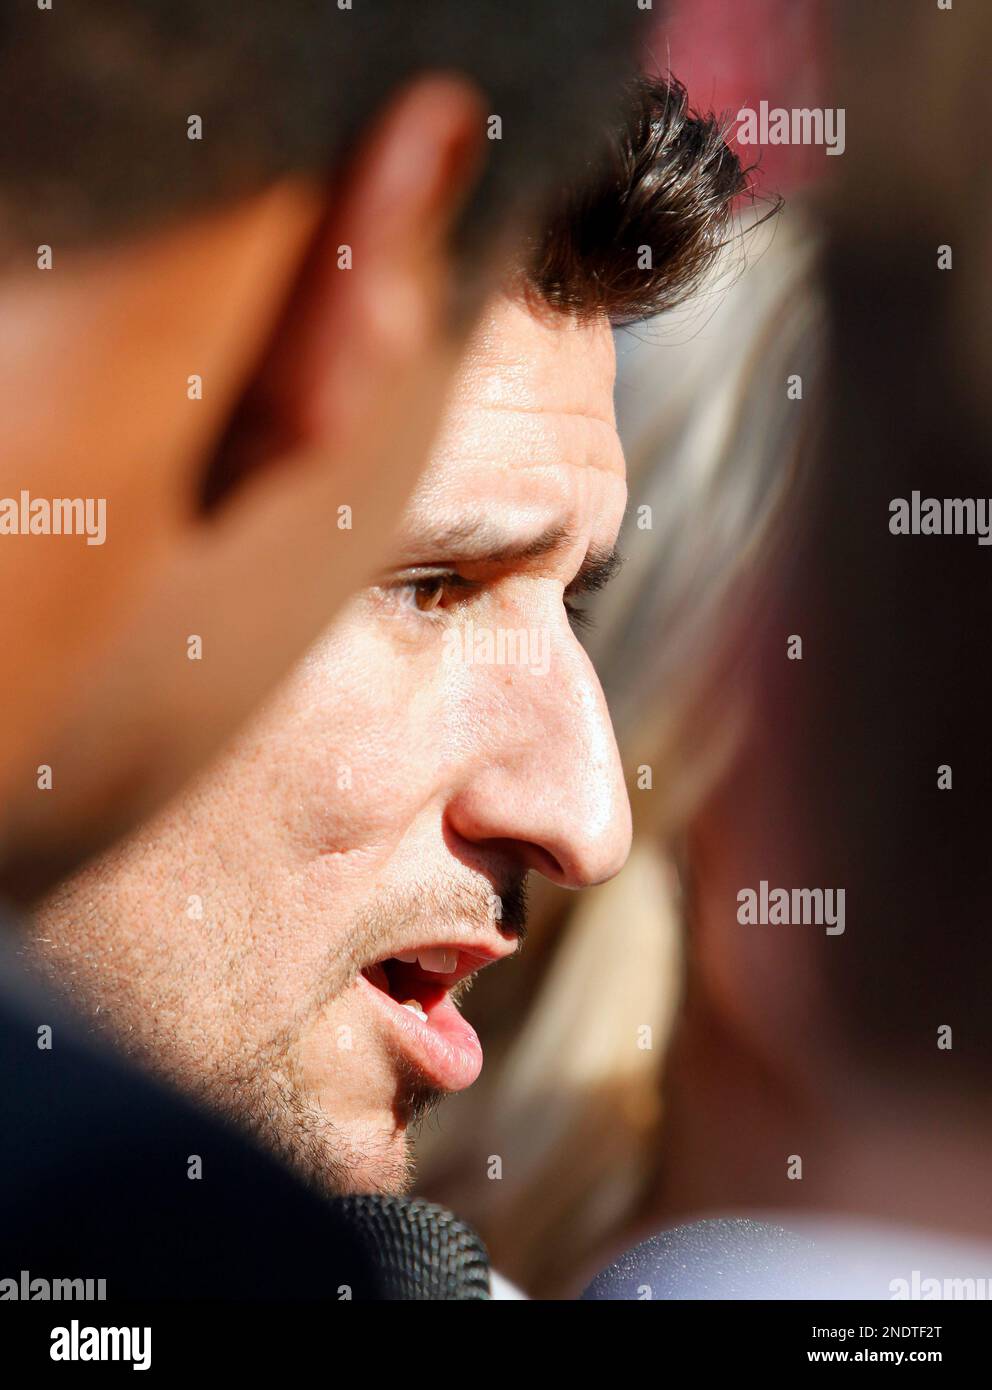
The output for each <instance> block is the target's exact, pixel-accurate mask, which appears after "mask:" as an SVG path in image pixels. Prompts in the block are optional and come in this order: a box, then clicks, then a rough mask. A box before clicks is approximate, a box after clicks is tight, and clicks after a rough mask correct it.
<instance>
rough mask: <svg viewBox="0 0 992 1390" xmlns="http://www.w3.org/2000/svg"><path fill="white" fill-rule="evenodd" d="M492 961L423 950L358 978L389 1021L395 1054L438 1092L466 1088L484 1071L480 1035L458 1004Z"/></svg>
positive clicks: (448, 951)
mask: <svg viewBox="0 0 992 1390" xmlns="http://www.w3.org/2000/svg"><path fill="white" fill-rule="evenodd" d="M491 959H492V958H491V957H483V956H479V955H473V954H472V953H471V952H469V951H464V950H461V949H460V948H458V947H456V946H451V947H430V948H426V947H425V948H424V949H423V950H420V951H404V952H403V953H402V954H401V955H398V956H389V957H386V958H385V959H383V960H380V961H376V962H375V964H373V965H368V966H366V967H365V969H364V970H363V971H362V972H361V974H360V975H359V977H358V978H359V982H360V983H361V984H362V985H364V986H365V987H367V989H368V992H369V996H370V998H371V999H372V1000H373V1001H374V1002H375V1004H376V1006H377V1007H378V1009H379V1010H380V1015H381V1016H382V1017H383V1018H384V1019H385V1020H387V1021H388V1023H389V1025H390V1029H391V1032H392V1036H393V1042H394V1044H395V1045H396V1046H397V1048H398V1050H399V1051H400V1052H401V1053H402V1054H403V1056H404V1057H405V1059H406V1060H407V1062H408V1063H410V1064H411V1065H412V1066H413V1067H415V1068H416V1070H417V1071H418V1072H420V1073H421V1075H422V1076H423V1077H424V1079H425V1080H427V1081H428V1082H429V1083H430V1084H431V1085H433V1086H435V1087H438V1088H440V1089H442V1090H445V1091H461V1090H464V1088H465V1087H466V1086H471V1084H472V1082H473V1081H474V1080H475V1079H476V1077H477V1076H478V1075H479V1072H480V1071H481V1070H482V1047H481V1045H480V1043H479V1038H478V1035H477V1034H476V1031H475V1029H474V1028H473V1027H472V1025H471V1024H470V1023H468V1022H467V1021H466V1020H465V1019H464V1018H462V1016H461V1014H460V1013H459V1012H458V1008H457V1002H456V1001H457V999H459V998H461V997H462V996H463V995H464V993H465V991H466V989H467V987H468V982H469V980H470V977H471V976H473V975H474V974H475V973H476V971H478V970H480V969H481V968H482V967H483V966H485V965H488V964H489V963H490V961H491Z"/></svg>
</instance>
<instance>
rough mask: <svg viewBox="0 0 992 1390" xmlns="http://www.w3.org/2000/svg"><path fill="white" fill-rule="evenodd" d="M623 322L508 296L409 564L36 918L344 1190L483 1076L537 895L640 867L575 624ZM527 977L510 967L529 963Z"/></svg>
mask: <svg viewBox="0 0 992 1390" xmlns="http://www.w3.org/2000/svg"><path fill="white" fill-rule="evenodd" d="M613 374H614V355H613V343H612V335H611V332H610V329H609V327H608V325H607V324H606V322H605V320H598V321H595V322H593V323H589V324H583V325H576V323H575V322H574V321H572V320H571V319H569V318H566V317H565V316H563V315H559V314H556V313H553V312H551V311H549V310H541V311H539V312H533V311H532V310H531V308H529V307H526V306H524V305H523V304H521V303H518V302H516V301H511V300H510V299H500V300H499V301H498V302H497V303H496V305H495V307H494V308H493V309H492V311H491V313H490V314H489V315H488V316H487V317H486V319H485V320H484V322H483V324H482V326H481V328H480V329H479V331H478V332H477V334H476V337H475V340H474V345H473V348H472V351H471V352H470V354H469V357H468V360H467V364H466V366H465V367H464V369H463V371H462V374H461V378H460V383H459V386H458V388H457V390H456V393H455V395H454V397H453V399H452V403H451V407H450V409H449V412H448V415H447V420H446V425H445V429H444V432H443V434H442V437H441V439H440V441H439V444H438V446H437V448H436V449H435V452H434V456H433V459H432V462H431V465H430V467H429V469H428V471H427V472H426V474H425V475H424V478H423V481H422V484H421V486H420V488H419V489H418V492H417V493H416V494H415V497H414V500H413V502H412V503H411V505H410V507H409V508H408V510H407V512H406V514H405V521H404V524H403V527H402V530H401V534H400V537H399V540H398V543H397V546H396V547H395V562H394V564H393V566H392V568H391V569H390V571H389V572H388V573H386V574H383V575H382V576H381V578H380V582H379V583H378V584H376V585H375V586H374V587H372V588H370V589H368V590H366V591H364V592H363V593H361V594H360V595H358V596H357V597H356V598H355V599H354V600H353V601H352V602H351V604H350V605H349V607H348V608H347V609H346V610H345V612H344V614H343V615H342V617H341V619H340V620H339V621H338V622H337V623H336V624H335V625H334V627H333V628H332V629H331V631H330V632H329V633H327V634H326V636H325V638H324V639H323V640H322V641H321V642H320V643H319V644H318V645H317V646H316V647H315V648H314V649H313V650H312V651H311V652H310V653H309V654H308V656H307V657H306V659H305V660H304V661H303V663H302V664H301V666H300V667H299V669H298V670H297V671H296V673H295V674H294V676H293V678H292V679H291V680H290V682H289V683H288V684H287V685H286V686H285V687H284V688H283V689H282V690H281V691H280V692H279V695H278V696H277V698H276V699H275V700H274V701H273V702H272V703H271V704H270V706H269V707H268V708H267V710H266V711H265V713H264V714H263V716H262V717H261V718H260V719H259V720H258V721H257V722H256V724H255V725H254V726H253V727H252V728H251V729H250V730H249V731H248V732H247V733H245V734H244V735H243V736H242V737H241V738H240V740H239V741H238V743H237V744H236V745H235V746H234V747H233V748H232V749H230V750H229V752H228V754H227V756H226V757H225V759H224V761H222V762H221V763H220V764H218V765H217V766H216V767H215V769H214V770H213V771H212V773H211V774H209V775H208V776H206V777H205V778H203V779H201V781H200V782H199V784H198V785H196V786H195V787H194V789H193V790H192V791H190V792H189V793H187V794H186V795H185V797H184V798H183V799H182V800H181V801H180V802H178V803H177V804H176V805H175V806H174V807H173V808H172V810H171V811H170V812H169V813H167V814H165V815H164V816H162V817H160V818H159V819H158V821H156V822H153V823H152V824H151V825H149V826H148V827H147V828H145V829H144V830H142V831H141V832H140V833H139V834H138V835H136V836H135V837H134V838H132V839H131V840H130V841H129V842H127V843H126V844H124V845H123V846H122V847H120V848H118V849H116V850H114V851H113V852H112V853H111V854H110V855H108V856H106V857H105V858H104V859H103V860H101V861H98V862H97V863H96V864H95V865H94V866H92V867H90V868H89V869H87V870H86V871H85V872H84V873H83V874H81V875H79V876H78V877H77V878H75V879H74V880H72V881H70V882H69V883H68V884H67V885H66V886H65V887H64V888H62V889H61V890H60V891H59V892H58V894H57V895H56V896H55V897H53V898H52V899H50V900H49V901H48V902H47V903H46V904H45V905H44V907H43V909H42V911H41V914H40V923H39V927H38V932H37V935H38V938H39V942H38V947H37V949H38V950H39V951H40V952H43V953H44V955H45V956H46V958H47V960H48V962H49V963H50V965H51V967H52V968H53V970H54V972H55V973H56V975H57V977H58V978H59V979H60V980H62V981H69V980H71V981H72V982H73V986H74V990H75V992H76V994H77V998H78V1000H79V1002H80V1003H82V1004H84V1005H85V1006H86V1007H88V1008H89V1010H90V1011H91V1012H93V1013H96V1016H97V1022H98V1023H99V1024H100V1025H101V1026H103V1027H105V1028H106V1029H107V1030H108V1031H109V1032H110V1033H111V1034H112V1035H113V1036H114V1037H115V1038H116V1039H117V1040H118V1041H119V1042H122V1043H123V1044H124V1045H126V1046H128V1047H129V1049H131V1050H133V1051H134V1052H135V1053H136V1054H137V1055H139V1056H140V1057H141V1058H142V1059H143V1060H144V1061H146V1062H147V1063H149V1064H151V1065H153V1066H154V1067H155V1068H156V1069H158V1070H159V1071H162V1072H164V1073H165V1074H167V1075H168V1076H170V1077H171V1078H173V1079H174V1080H175V1081H177V1082H178V1083H179V1084H180V1085H181V1086H183V1087H184V1088H185V1089H188V1090H191V1091H193V1092H194V1093H197V1094H200V1095H202V1096H203V1097H204V1098H206V1099H207V1100H209V1101H210V1102H211V1103H213V1104H216V1105H218V1106H219V1107H221V1108H222V1109H223V1110H226V1111H228V1112H230V1113H232V1114H234V1115H235V1116H236V1117H238V1118H240V1119H241V1120H242V1121H247V1122H248V1123H249V1124H251V1125H252V1126H253V1127H256V1128H258V1129H259V1130H260V1131H261V1132H262V1134H263V1135H264V1137H265V1138H266V1139H267V1141H268V1142H270V1143H272V1144H274V1145H275V1147H277V1148H278V1149H280V1150H281V1151H283V1152H284V1153H286V1154H287V1155H288V1156H291V1157H292V1158H293V1159H294V1161H295V1162H297V1163H298V1164H301V1165H302V1166H303V1167H304V1168H305V1169H307V1170H308V1171H309V1172H311V1173H312V1174H313V1175H315V1176H317V1177H318V1178H319V1179H320V1180H321V1181H322V1182H324V1183H326V1184H328V1185H330V1186H331V1187H334V1188H337V1189H355V1190H361V1189H366V1190H367V1189H374V1188H384V1189H391V1190H392V1189H397V1188H401V1187H403V1186H404V1185H405V1183H406V1181H407V1176H408V1175H407V1153H406V1129H407V1126H408V1123H409V1121H410V1119H411V1118H412V1117H413V1116H414V1115H415V1114H416V1113H417V1112H418V1111H420V1110H422V1108H423V1106H424V1105H425V1104H426V1103H428V1102H429V1101H430V1100H431V1099H432V1098H433V1097H435V1096H436V1095H437V1094H438V1093H439V1092H445V1091H455V1090H459V1089H462V1088H463V1087H465V1086H467V1085H470V1084H471V1082H472V1081H473V1080H474V1079H475V1076H476V1075H477V1074H478V1071H479V1068H480V1066H481V1062H482V1058H481V1052H480V1050H479V1046H478V1041H477V1039H476V1038H475V1035H474V1033H473V1032H472V1030H471V1028H470V1027H469V1026H468V1024H467V1023H466V1022H465V1021H464V1020H463V1019H462V1018H461V1015H460V1014H459V1013H458V1011H457V1009H456V1008H455V1006H454V1004H453V1002H452V994H454V996H455V997H456V998H457V997H458V996H459V994H460V993H461V992H463V991H464V989H465V988H466V982H467V981H469V980H470V978H471V976H472V974H473V973H474V972H475V971H476V970H478V969H479V968H481V967H483V966H485V965H487V964H492V963H495V962H497V961H499V960H500V959H501V958H504V957H506V956H508V955H511V954H512V953H513V952H514V950H515V949H516V947H517V944H518V939H519V936H520V934H521V932H522V928H523V883H524V879H525V876H526V874H527V872H528V871H529V870H532V869H534V870H537V871H539V872H541V873H543V874H545V875H546V876H547V877H549V878H550V879H552V880H553V881H555V882H557V883H560V884H563V885H565V886H568V887H583V886H585V885H588V884H593V883H597V882H600V881H602V880H603V879H606V878H608V877H610V876H611V875H612V874H614V873H616V872H617V870H618V869H619V868H620V867H621V865H622V864H623V861H624V859H625V857H626V853H627V849H628V845H629V835H630V823H629V808H628V805H627V799H626V793H625V789H624V785H623V778H622V774H621V769H620V766H619V760H618V755H617V751H616V747H615V743H614V739H613V734H612V731H611V728H610V723H609V718H608V715H607V711H606V709H605V705H604V701H603V697H602V693H601V691H600V688H599V684H598V681H597V679H596V676H595V674H594V672H593V671H592V668H591V666H590V664H589V662H588V660H587V657H586V655H585V653H584V651H583V649H582V647H581V646H580V644H579V642H578V641H577V639H576V636H575V633H574V631H573V625H574V624H575V622H576V618H575V616H574V613H573V612H571V611H570V610H573V609H581V604H582V598H581V595H582V592H583V591H588V589H589V588H592V587H596V586H597V585H598V584H599V583H601V582H602V581H603V579H604V578H605V577H607V576H608V573H609V569H610V557H611V555H612V552H613V546H614V543H615V540H616V536H617V532H618V529H619V526H620V521H621V517H622V514H623V509H624V504H625V499H626V488H625V484H624V476H623V475H624V469H623V459H622V454H621V450H620V444H619V441H618V438H617V434H616V430H615V427H614V421H613V404H612V388H613ZM504 968H511V967H504Z"/></svg>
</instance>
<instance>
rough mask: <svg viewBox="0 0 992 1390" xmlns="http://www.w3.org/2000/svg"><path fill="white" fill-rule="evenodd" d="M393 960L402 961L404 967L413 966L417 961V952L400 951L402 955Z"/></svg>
mask: <svg viewBox="0 0 992 1390" xmlns="http://www.w3.org/2000/svg"><path fill="white" fill-rule="evenodd" d="M393 959H394V960H401V961H402V962H403V964H404V965H412V964H413V962H414V961H415V960H416V959H417V953H416V951H400V953H399V954H398V955H397V956H394V957H393Z"/></svg>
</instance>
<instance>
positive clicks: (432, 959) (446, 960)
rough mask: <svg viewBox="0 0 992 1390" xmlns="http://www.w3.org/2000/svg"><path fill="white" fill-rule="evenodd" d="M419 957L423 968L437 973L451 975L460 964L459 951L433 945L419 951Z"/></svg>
mask: <svg viewBox="0 0 992 1390" xmlns="http://www.w3.org/2000/svg"><path fill="white" fill-rule="evenodd" d="M417 959H418V960H419V961H420V968H421V970H429V971H431V972H432V973H433V974H435V975H450V974H451V972H452V971H453V970H454V969H455V968H456V966H457V965H458V952H457V951H445V950H444V949H443V948H442V947H440V946H432V947H431V948H430V949H429V950H426V951H420V952H418V954H417Z"/></svg>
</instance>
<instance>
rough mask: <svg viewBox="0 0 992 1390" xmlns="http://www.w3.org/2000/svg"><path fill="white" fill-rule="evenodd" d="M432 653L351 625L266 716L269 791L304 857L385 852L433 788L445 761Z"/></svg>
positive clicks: (436, 668)
mask: <svg viewBox="0 0 992 1390" xmlns="http://www.w3.org/2000/svg"><path fill="white" fill-rule="evenodd" d="M438 673H439V664H438V662H437V660H436V659H435V658H434V657H425V656H423V655H411V654H410V653H407V652H399V653H397V651H396V649H395V647H394V645H393V642H392V640H390V638H389V635H388V633H387V634H386V636H382V635H381V634H379V633H377V632H376V631H374V630H373V631H370V632H361V633H358V634H353V635H351V637H350V640H349V641H348V642H347V643H343V642H339V643H335V644H330V643H329V644H327V645H326V646H325V647H323V648H322V649H319V650H318V651H317V652H316V653H314V654H312V655H311V657H310V658H309V659H308V661H307V663H306V666H305V668H304V669H303V670H301V672H300V673H299V677H298V679H297V681H296V682H295V683H294V687H293V689H292V690H291V691H290V692H288V695H289V701H290V702H291V708H288V707H287V706H283V708H282V709H281V710H276V711H274V713H273V716H272V718H271V719H270V720H269V721H268V727H269V729H270V730H271V735H272V737H271V738H270V739H268V740H266V741H265V752H264V755H261V756H260V761H261V758H262V757H264V760H265V761H266V762H267V763H269V764H270V776H271V775H272V770H271V764H272V763H273V762H277V763H278V771H277V772H276V773H275V776H274V784H273V785H272V787H271V794H272V796H273V797H274V798H275V799H276V800H277V802H278V804H279V806H280V808H281V811H280V814H281V816H282V818H283V820H284V822H285V824H286V829H287V833H288V834H289V835H290V836H291V837H292V840H293V843H294V847H295V849H296V852H297V853H298V854H299V855H300V856H301V857H302V858H303V859H305V860H311V859H313V858H314V857H317V856H326V855H332V854H333V855H341V856H345V857H359V858H360V857H367V856H380V855H381V854H382V853H385V852H388V851H389V849H390V847H391V846H393V845H395V844H396V843H397V841H398V840H399V839H400V838H401V837H402V835H403V834H404V831H405V828H406V827H407V826H408V825H409V824H410V822H411V820H412V819H413V818H414V817H415V816H416V815H417V814H418V812H419V811H420V809H421V807H422V806H423V805H424V804H425V802H427V801H428V800H429V799H430V798H431V796H432V795H433V793H434V791H435V789H436V787H437V785H438V777H439V770H440V768H441V766H442V764H443V761H444V738H443V723H444V720H443V705H444V700H443V690H442V685H441V681H440V678H439V674H438Z"/></svg>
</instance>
